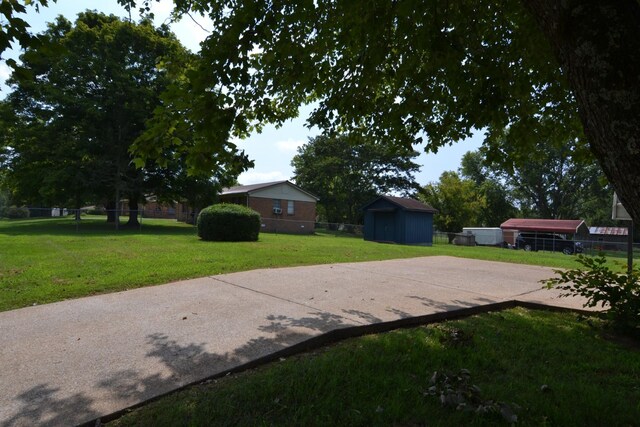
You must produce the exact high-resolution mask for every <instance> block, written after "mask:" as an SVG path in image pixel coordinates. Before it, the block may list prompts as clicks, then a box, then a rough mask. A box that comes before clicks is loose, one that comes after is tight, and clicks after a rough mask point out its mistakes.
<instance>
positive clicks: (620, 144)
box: [522, 0, 640, 222]
mask: <svg viewBox="0 0 640 427" xmlns="http://www.w3.org/2000/svg"><path fill="white" fill-rule="evenodd" d="M522 1H523V3H524V5H525V7H527V8H528V10H529V11H530V12H531V13H533V15H534V16H535V18H536V20H537V22H538V24H539V26H540V28H541V29H542V31H543V32H544V34H545V35H546V37H547V38H548V40H549V41H550V43H551V46H552V48H553V49H554V52H555V54H556V57H557V58H558V60H559V62H560V65H561V67H562V69H563V71H564V73H565V74H566V76H567V80H568V81H569V84H570V86H571V88H572V90H573V93H574V95H575V97H576V99H577V103H578V112H579V114H580V118H581V120H582V124H583V126H584V132H585V135H586V137H587V140H588V141H589V144H590V147H591V151H592V152H593V153H594V155H595V156H596V158H597V159H598V161H599V162H600V165H601V166H602V169H603V170H604V172H605V174H606V175H607V178H608V179H609V181H610V182H611V184H613V187H614V188H615V190H616V192H617V194H618V196H619V197H620V199H621V200H622V202H623V204H624V206H625V207H626V208H627V210H628V211H629V213H630V214H631V216H632V217H633V218H634V220H635V221H636V222H639V221H640V3H639V2H638V1H637V0H587V1H579V0H565V1H558V0H522Z"/></svg>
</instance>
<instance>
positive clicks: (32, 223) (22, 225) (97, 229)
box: [0, 217, 196, 236]
mask: <svg viewBox="0 0 640 427" xmlns="http://www.w3.org/2000/svg"><path fill="white" fill-rule="evenodd" d="M0 234H6V235H9V236H42V235H51V236H105V235H135V234H152V235H158V234H161V235H175V236H181V235H187V236H188V235H193V236H195V235H196V229H195V227H193V226H192V225H186V224H184V223H179V222H176V220H170V219H166V220H164V219H163V220H159V219H152V220H146V221H145V220H144V219H143V220H142V224H141V226H140V227H129V226H126V225H125V224H124V223H121V224H120V226H119V228H118V229H116V228H115V225H114V224H113V223H107V219H106V217H95V218H84V217H83V219H82V220H80V221H79V222H76V221H75V220H74V219H73V218H32V219H25V220H2V221H0Z"/></svg>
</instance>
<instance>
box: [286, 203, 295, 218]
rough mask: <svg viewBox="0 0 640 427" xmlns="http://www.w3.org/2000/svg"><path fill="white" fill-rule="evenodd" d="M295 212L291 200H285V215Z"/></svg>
mask: <svg viewBox="0 0 640 427" xmlns="http://www.w3.org/2000/svg"><path fill="white" fill-rule="evenodd" d="M294 213H295V210H294V204H293V200H287V215H293V214H294Z"/></svg>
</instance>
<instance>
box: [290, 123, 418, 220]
mask: <svg viewBox="0 0 640 427" xmlns="http://www.w3.org/2000/svg"><path fill="white" fill-rule="evenodd" d="M417 156H418V153H417V152H416V151H414V150H412V149H403V148H400V150H398V149H395V148H394V147H393V146H392V145H390V144H384V143H382V142H377V141H372V140H371V139H368V138H365V137H363V136H361V135H359V134H348V135H347V134H343V135H338V136H327V135H321V136H317V137H315V138H310V139H309V142H308V143H307V144H305V145H303V146H302V147H300V148H298V154H296V155H295V156H294V158H293V160H292V161H291V165H292V166H293V168H294V172H293V174H294V177H293V179H294V180H295V182H296V184H297V185H299V186H301V187H303V188H304V189H305V190H308V191H310V192H312V193H314V194H316V195H317V196H318V197H319V198H320V200H319V201H318V206H319V211H320V213H321V214H322V215H324V216H325V219H326V221H328V222H330V223H348V224H361V223H362V219H363V215H364V213H363V211H362V207H363V206H364V205H365V204H366V203H367V202H369V201H371V200H372V199H374V198H375V197H377V196H379V195H381V194H389V193H400V194H405V195H409V194H412V193H414V192H415V190H416V189H417V188H418V184H417V183H416V182H415V178H414V173H415V172H417V171H418V170H419V168H420V166H419V165H418V164H416V163H415V162H413V161H412V159H413V158H415V157H417Z"/></svg>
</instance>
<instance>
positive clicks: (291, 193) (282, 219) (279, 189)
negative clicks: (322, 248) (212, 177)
mask: <svg viewBox="0 0 640 427" xmlns="http://www.w3.org/2000/svg"><path fill="white" fill-rule="evenodd" d="M318 200H319V199H318V197H316V196H315V195H313V194H311V193H309V192H308V191H305V190H303V189H302V188H300V187H298V186H297V185H295V184H292V183H291V182H289V181H276V182H266V183H262V184H252V185H239V186H236V187H231V188H225V189H224V190H222V193H220V202H222V203H235V204H238V205H244V206H247V207H249V208H251V209H253V210H255V211H257V212H258V213H260V216H261V220H262V229H261V231H264V232H268V233H291V234H313V232H314V231H315V221H316V202H317V201H318Z"/></svg>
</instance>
